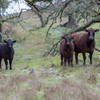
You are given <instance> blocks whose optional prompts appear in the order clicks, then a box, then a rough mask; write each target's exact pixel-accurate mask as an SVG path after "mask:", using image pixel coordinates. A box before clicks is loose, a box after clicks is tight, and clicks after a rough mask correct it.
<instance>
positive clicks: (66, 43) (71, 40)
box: [62, 37, 74, 47]
mask: <svg viewBox="0 0 100 100" xmlns="http://www.w3.org/2000/svg"><path fill="white" fill-rule="evenodd" d="M62 39H64V40H65V47H69V46H70V45H71V44H72V43H73V42H74V37H62Z"/></svg>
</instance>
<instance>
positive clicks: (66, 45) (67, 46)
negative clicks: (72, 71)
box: [60, 37, 74, 66]
mask: <svg viewBox="0 0 100 100" xmlns="http://www.w3.org/2000/svg"><path fill="white" fill-rule="evenodd" d="M62 38H63V40H62V41H61V43H60V55H61V66H63V65H64V66H66V61H68V65H71V66H73V64H72V62H73V52H74V44H73V41H74V38H73V37H66V38H65V37H62ZM63 61H64V64H63Z"/></svg>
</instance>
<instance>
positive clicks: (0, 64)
mask: <svg viewBox="0 0 100 100" xmlns="http://www.w3.org/2000/svg"><path fill="white" fill-rule="evenodd" d="M1 61H2V59H0V70H1V69H2V67H1Z"/></svg>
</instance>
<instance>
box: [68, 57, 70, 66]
mask: <svg viewBox="0 0 100 100" xmlns="http://www.w3.org/2000/svg"><path fill="white" fill-rule="evenodd" d="M68 66H70V58H68Z"/></svg>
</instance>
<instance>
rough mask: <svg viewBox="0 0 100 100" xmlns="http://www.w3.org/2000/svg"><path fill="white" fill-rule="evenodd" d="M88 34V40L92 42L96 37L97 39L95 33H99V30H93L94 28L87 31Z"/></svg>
mask: <svg viewBox="0 0 100 100" xmlns="http://www.w3.org/2000/svg"><path fill="white" fill-rule="evenodd" d="M85 31H86V32H87V33H88V39H89V40H90V41H92V40H94V37H95V33H96V32H98V31H99V29H93V28H90V29H88V30H85Z"/></svg>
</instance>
